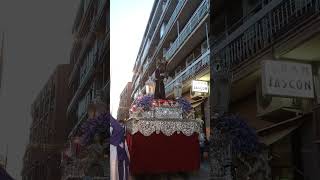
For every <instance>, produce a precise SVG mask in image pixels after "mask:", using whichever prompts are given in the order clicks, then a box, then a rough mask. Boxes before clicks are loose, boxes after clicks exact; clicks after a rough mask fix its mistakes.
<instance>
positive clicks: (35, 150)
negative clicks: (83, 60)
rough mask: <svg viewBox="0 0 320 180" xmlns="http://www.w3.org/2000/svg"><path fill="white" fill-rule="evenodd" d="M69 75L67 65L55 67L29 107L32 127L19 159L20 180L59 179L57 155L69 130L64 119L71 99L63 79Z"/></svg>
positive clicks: (69, 127)
mask: <svg viewBox="0 0 320 180" xmlns="http://www.w3.org/2000/svg"><path fill="white" fill-rule="evenodd" d="M70 72H71V66H70V65H69V64H63V65H58V66H57V68H56V69H55V71H54V72H53V74H52V75H51V76H50V78H49V80H48V81H47V83H46V84H45V86H44V87H43V88H42V90H41V91H40V92H39V94H38V96H37V97H36V99H35V100H34V102H33V104H32V106H31V115H32V124H31V127H30V137H29V144H28V145H27V147H26V151H25V154H24V158H23V170H22V173H21V174H22V179H23V180H56V179H60V178H61V173H60V152H61V150H62V148H63V145H64V142H65V141H66V140H67V137H68V133H67V132H69V131H70V129H71V123H69V122H68V121H67V118H66V108H67V105H68V103H69V101H70V97H71V92H70V90H69V88H68V86H67V84H68V82H67V80H66V79H67V78H66V77H68V76H69V74H70Z"/></svg>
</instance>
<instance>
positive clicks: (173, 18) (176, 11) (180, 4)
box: [162, 0, 186, 38]
mask: <svg viewBox="0 0 320 180" xmlns="http://www.w3.org/2000/svg"><path fill="white" fill-rule="evenodd" d="M185 3H186V0H180V1H179V2H178V4H177V6H176V8H175V9H174V11H173V13H172V15H171V17H170V19H169V21H168V23H167V25H166V28H165V30H164V32H163V35H162V38H163V37H165V36H166V35H167V34H168V32H169V30H170V29H171V27H172V26H173V24H174V22H176V19H177V17H178V14H179V13H180V11H181V9H182V7H183V6H184V4H185Z"/></svg>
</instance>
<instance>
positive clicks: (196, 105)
mask: <svg viewBox="0 0 320 180" xmlns="http://www.w3.org/2000/svg"><path fill="white" fill-rule="evenodd" d="M202 102H203V100H200V101H196V102H193V103H191V106H192V107H193V108H195V107H198V106H199V105H200V104H201V103H202Z"/></svg>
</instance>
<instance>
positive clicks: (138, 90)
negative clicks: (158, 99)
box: [131, 0, 210, 133]
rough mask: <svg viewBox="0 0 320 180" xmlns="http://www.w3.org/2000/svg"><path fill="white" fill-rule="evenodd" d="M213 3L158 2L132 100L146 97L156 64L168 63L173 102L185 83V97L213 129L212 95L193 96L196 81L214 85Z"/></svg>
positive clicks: (141, 52) (137, 69) (168, 92)
mask: <svg viewBox="0 0 320 180" xmlns="http://www.w3.org/2000/svg"><path fill="white" fill-rule="evenodd" d="M209 7H210V5H209V0H192V1H190V0H159V1H155V2H154V5H153V8H152V11H151V14H150V17H149V20H148V24H147V27H146V30H145V33H144V36H143V40H142V43H141V46H140V50H139V53H138V55H137V59H136V62H135V65H134V75H133V78H132V95H131V98H132V100H133V99H135V98H136V97H137V96H138V95H139V94H143V93H145V82H146V81H147V80H148V79H149V77H150V76H151V77H154V71H155V69H156V61H157V60H164V61H166V62H167V73H168V76H169V77H168V79H167V81H166V82H165V92H166V96H167V97H168V98H173V89H174V85H175V84H176V83H177V82H181V83H182V85H183V97H184V98H186V99H188V100H190V101H191V102H192V104H193V106H194V108H195V110H196V114H197V116H198V117H199V118H202V119H203V120H205V124H206V125H205V128H206V131H207V133H209V129H210V120H209V116H210V115H209V100H208V98H207V97H208V96H209V92H207V93H198V92H192V82H193V81H195V80H198V81H204V82H205V83H207V86H208V82H209V81H210V68H209V63H210V58H209V57H210V56H209V55H210V51H209V28H210V25H209V23H210V22H209Z"/></svg>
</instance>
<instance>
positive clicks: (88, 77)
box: [67, 0, 110, 126]
mask: <svg viewBox="0 0 320 180" xmlns="http://www.w3.org/2000/svg"><path fill="white" fill-rule="evenodd" d="M73 37H74V41H73V47H72V50H71V53H70V64H71V65H72V72H71V74H70V77H69V78H68V79H69V86H70V88H71V90H72V96H73V97H72V99H71V102H70V104H69V106H68V109H67V115H68V118H70V119H71V120H72V121H73V123H74V125H75V126H76V125H77V124H78V125H79V122H81V121H82V120H84V119H85V118H86V111H87V106H88V104H89V103H90V102H91V101H92V100H93V99H94V97H95V92H96V91H97V90H102V91H103V92H104V93H105V94H108V93H109V92H108V91H109V90H108V87H109V67H110V63H109V2H108V1H107V0H102V1H93V0H90V1H88V0H83V1H81V3H80V6H79V9H78V12H77V16H76V19H75V22H74V27H73Z"/></svg>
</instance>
